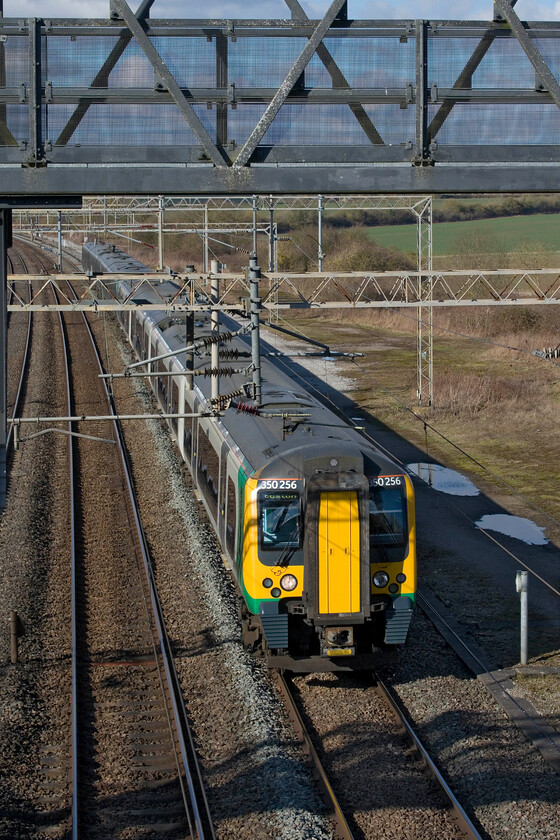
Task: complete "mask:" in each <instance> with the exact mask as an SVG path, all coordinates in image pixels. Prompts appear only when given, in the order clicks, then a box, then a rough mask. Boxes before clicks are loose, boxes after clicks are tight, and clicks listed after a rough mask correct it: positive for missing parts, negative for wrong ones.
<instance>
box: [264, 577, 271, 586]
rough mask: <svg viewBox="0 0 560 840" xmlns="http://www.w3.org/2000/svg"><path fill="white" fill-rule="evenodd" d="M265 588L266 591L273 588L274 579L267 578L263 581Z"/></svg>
mask: <svg viewBox="0 0 560 840" xmlns="http://www.w3.org/2000/svg"><path fill="white" fill-rule="evenodd" d="M263 586H264V587H265V589H270V587H271V586H272V578H265V579H264V580H263Z"/></svg>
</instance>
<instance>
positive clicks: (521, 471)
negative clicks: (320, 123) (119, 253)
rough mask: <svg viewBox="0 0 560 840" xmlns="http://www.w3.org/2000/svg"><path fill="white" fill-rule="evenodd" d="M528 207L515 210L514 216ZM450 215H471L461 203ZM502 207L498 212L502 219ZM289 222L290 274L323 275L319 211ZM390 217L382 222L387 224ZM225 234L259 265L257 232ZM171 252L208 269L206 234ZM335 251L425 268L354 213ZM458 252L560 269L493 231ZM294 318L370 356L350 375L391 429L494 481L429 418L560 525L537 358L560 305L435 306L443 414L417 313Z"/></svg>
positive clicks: (328, 246) (338, 265) (342, 226)
mask: <svg viewBox="0 0 560 840" xmlns="http://www.w3.org/2000/svg"><path fill="white" fill-rule="evenodd" d="M516 207H517V205H515V206H513V205H512V206H511V207H509V209H510V210H511V211H512V212H513V210H515V208H516ZM479 209H480V208H479ZM482 209H484V207H482ZM517 209H518V208H517ZM538 209H539V210H540V211H542V208H540V207H539V208H538ZM550 209H552V205H551V208H550ZM450 210H451V211H452V212H453V213H456V212H459V210H460V212H461V213H464V212H467V211H466V210H465V209H464V208H459V210H458V208H457V207H455V206H454V205H453V204H451V208H450ZM494 210H495V208H493V207H492V208H491V211H492V212H491V215H493V214H494ZM485 212H486V211H485ZM488 212H490V211H488ZM199 215H200V214H199ZM357 215H358V216H359V214H357ZM362 215H363V214H362ZM277 217H278V218H277V220H278V221H279V223H280V226H281V228H282V233H281V241H280V242H279V267H280V269H281V270H285V271H294V272H296V271H297V272H301V271H306V270H308V271H313V270H316V268H317V264H316V258H317V239H316V235H317V229H316V214H313V213H309V212H305V213H303V212H299V214H298V213H297V212H295V213H290V214H288V213H285V214H281V213H278V214H277ZM232 218H234V219H235V221H236V222H244V223H247V226H248V227H250V223H251V216H250V214H249V213H246V214H245V215H244V214H243V213H241V212H238V213H236V214H234V216H233V217H232ZM152 221H153V220H152ZM191 221H193V222H194V221H195V220H194V219H192V220H191ZM197 221H198V223H200V221H201V220H200V219H198V220H197ZM211 221H220V222H224V221H225V218H224V215H223V214H222V215H220V214H216V217H215V218H212V217H211ZM356 221H358V219H357V217H356ZM363 221H368V220H364V219H362V222H363ZM369 221H371V220H369ZM383 221H385V220H384V219H382V218H381V217H380V218H379V220H378V223H379V224H381V223H383ZM141 235H142V236H143V238H144V241H145V242H149V243H150V244H151V245H152V246H153V245H156V244H157V239H156V234H155V233H153V232H146V233H145V234H141ZM216 238H217V239H220V240H223V241H224V242H226V241H229V242H230V244H232V245H233V246H234V247H233V248H231V247H227V246H225V245H221V244H219V243H216V242H211V243H210V245H211V253H210V256H211V258H215V259H219V260H220V261H221V262H223V263H226V264H227V266H228V270H230V271H231V270H238V269H240V268H241V267H242V266H245V265H247V263H248V251H249V250H250V249H251V247H252V237H251V236H250V235H247V234H245V235H239V236H230V235H227V234H221V235H217V236H216ZM115 243H116V244H117V245H118V246H119V247H124V248H127V249H128V250H130V251H131V252H132V253H133V254H134V255H135V256H137V257H138V258H140V259H142V260H143V261H144V262H146V263H147V264H148V265H154V264H155V262H156V260H157V251H156V250H155V249H154V248H153V247H152V248H148V247H146V246H145V245H139V244H136V243H127V242H126V241H124V240H115ZM165 248H166V251H165V262H166V264H167V265H169V266H171V267H172V268H174V269H176V270H181V269H183V268H184V266H185V263H194V264H195V267H196V269H197V270H201V268H202V240H201V237H200V236H198V235H196V234H189V235H179V234H176V235H170V236H166V244H165ZM323 249H324V251H325V254H326V256H325V261H324V268H325V270H332V271H344V270H349V271H352V270H355V271H358V270H372V269H377V270H384V269H385V270H394V269H407V268H413V267H414V264H415V257H414V256H411V255H404V254H402V253H400V252H396V251H394V250H392V249H386V248H381V247H378V246H376V245H374V244H372V243H371V242H370V241H368V240H367V239H366V237H365V231H364V230H363V229H361V228H359V227H358V226H356V224H354V225H350V223H349V221H348V219H346V218H345V217H344V214H342V216H341V218H339V219H331V221H329V222H327V223H326V224H325V227H324V237H323ZM456 250H457V253H455V254H454V256H453V257H448V258H447V260H446V265H445V267H447V268H472V267H473V266H476V267H480V268H487V269H499V268H506V267H519V268H523V267H534V266H538V267H545V266H554V265H556V264H557V261H558V256H557V254H556V253H555V252H553V251H551V249H550V248H549V247H548V246H546V245H544V244H542V243H532V244H531V245H530V246H527V245H520V246H519V250H518V251H517V252H516V253H507V252H506V251H505V250H503V249H502V248H501V247H500V245H499V243H497V242H496V241H495V240H494V239H493V238H492V237H491V236H489V235H486V234H482V235H481V234H478V235H477V236H476V237H472V236H469V235H465V236H464V237H463V238H462V239H460V240H458V242H457V249H456ZM258 258H259V262H260V264H261V265H262V266H263V267H266V266H267V263H268V241H267V239H266V237H264V236H262V237H260V239H259V253H258ZM439 262H440V263H441V262H442V259H440V261H439ZM438 267H440V268H441V267H444V266H441V265H440V266H438ZM310 282H311V281H310ZM289 320H290V321H291V323H292V325H294V326H296V327H297V328H301V329H302V330H303V331H304V332H306V333H308V334H309V335H310V336H311V337H313V338H317V339H319V340H321V341H325V342H326V343H328V344H330V345H331V346H332V347H336V348H337V349H344V350H352V349H360V350H363V351H364V352H365V354H366V355H365V358H364V359H363V360H357V362H356V363H354V364H353V365H351V363H348V368H349V369H348V373H349V374H351V375H353V376H354V377H355V383H356V384H355V392H354V398H355V400H356V402H357V403H358V405H360V406H362V407H363V408H364V409H365V410H367V411H368V412H370V413H371V414H372V415H373V416H374V417H376V418H378V419H379V421H380V422H381V423H384V424H386V425H388V426H391V427H394V428H395V429H397V430H398V431H399V432H400V433H401V434H403V435H405V436H407V437H409V438H410V439H412V440H414V441H415V442H417V443H418V444H419V445H420V446H422V447H424V448H425V447H426V446H427V447H428V450H429V453H428V454H429V455H431V456H432V457H435V458H440V459H441V460H442V461H443V462H444V463H446V464H448V465H449V466H455V467H456V468H458V469H462V470H465V471H467V472H471V473H474V475H473V478H474V479H475V480H476V481H477V482H478V483H479V485H481V483H482V485H484V483H485V482H486V481H487V476H485V475H484V473H482V474H481V471H480V470H479V468H477V467H475V466H474V465H473V463H472V462H471V461H469V459H468V458H466V457H465V456H464V455H462V454H461V453H460V452H459V451H458V450H457V449H454V448H453V447H451V446H450V445H449V444H447V443H445V442H444V440H443V438H441V437H439V436H438V435H437V434H435V433H434V432H432V431H430V430H428V431H427V436H426V433H425V430H424V425H423V422H422V421H423V420H426V421H428V422H429V423H430V424H432V425H433V426H434V427H435V428H437V429H438V431H440V432H441V433H442V434H443V435H445V436H446V437H448V438H450V439H451V440H453V441H454V442H455V443H456V444H457V445H458V446H460V447H461V449H463V450H465V451H467V452H468V453H470V454H472V456H473V457H474V458H476V459H477V460H479V461H481V462H482V463H484V464H486V465H487V466H488V467H489V469H491V470H492V472H495V473H497V474H499V475H502V476H504V477H505V478H507V480H508V481H510V482H511V483H512V484H514V486H515V487H516V488H517V489H518V490H519V491H520V492H523V493H527V494H529V495H533V496H534V497H535V499H536V501H537V502H538V504H540V505H542V507H544V508H545V509H546V510H548V511H549V512H550V513H552V514H554V515H555V516H557V517H558V518H559V519H560V501H559V500H558V498H557V496H558V495H559V494H557V493H556V486H557V476H556V469H555V465H556V459H557V443H556V418H557V414H558V404H559V401H560V370H558V365H556V364H555V363H554V360H553V362H546V361H542V360H540V359H538V358H536V357H535V356H533V355H532V351H533V350H534V349H541V348H543V347H555V346H557V345H558V344H559V343H560V330H559V329H558V327H559V315H558V313H557V308H556V307H555V306H547V307H544V306H542V307H533V308H526V307H525V308H522V307H516V306H511V307H507V308H506V307H498V306H495V307H481V306H478V307H470V308H461V309H453V310H450V309H449V310H448V309H445V308H435V309H434V327H435V329H434V394H435V400H434V405H433V407H422V408H420V409H419V408H418V407H417V405H416V313H415V310H406V311H404V310H401V311H397V310H367V311H364V310H361V311H354V312H350V311H349V310H338V311H332V310H331V311H322V312H320V313H318V312H313V313H310V312H308V313H301V312H300V313H297V314H296V313H291V317H290V319H289ZM410 409H413V410H414V412H415V414H413V413H411V411H410ZM528 465H530V469H528ZM483 489H485V490H486V491H487V492H489V493H491V494H493V495H494V496H495V497H496V498H497V499H498V500H499V501H502V502H504V503H505V499H504V497H503V496H502V491H501V490H497V489H496V487H495V486H492V485H491V483H488V484H487V486H483ZM512 505H513V507H515V506H517V507H518V508H519V505H520V503H519V502H515V500H514V501H513V502H512ZM512 505H510V507H512Z"/></svg>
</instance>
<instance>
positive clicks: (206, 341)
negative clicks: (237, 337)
mask: <svg viewBox="0 0 560 840" xmlns="http://www.w3.org/2000/svg"><path fill="white" fill-rule="evenodd" d="M233 336H234V333H231V332H221V333H218V332H217V333H213V334H212V335H205V336H204V337H203V338H201V339H200V342H197V344H199V345H202V346H203V347H211V346H212V345H213V344H219V343H220V342H221V341H231V339H232V338H233Z"/></svg>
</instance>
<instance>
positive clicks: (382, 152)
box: [0, 0, 560, 196]
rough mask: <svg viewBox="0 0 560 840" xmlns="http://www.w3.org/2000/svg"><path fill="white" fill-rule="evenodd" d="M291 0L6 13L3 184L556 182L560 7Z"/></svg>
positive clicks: (173, 189) (18, 190) (284, 189)
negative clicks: (537, 16) (187, 9)
mask: <svg viewBox="0 0 560 840" xmlns="http://www.w3.org/2000/svg"><path fill="white" fill-rule="evenodd" d="M285 3H286V11H287V14H289V15H290V16H289V17H288V18H287V19H278V20H266V21H265V20H156V19H150V18H149V17H148V15H149V13H150V10H151V7H152V5H153V0H143V2H142V3H141V5H140V7H139V8H138V9H137V10H136V12H133V11H132V10H131V8H130V7H129V6H128V5H127V3H126V2H125V0H111V5H110V17H109V18H108V19H106V20H93V19H92V20H88V19H86V20H83V19H80V20H72V19H51V20H49V19H44V20H38V19H27V20H19V19H14V18H2V19H0V172H1V175H2V184H3V186H2V191H3V193H4V195H6V196H9V195H22V194H25V195H29V194H34V195H55V194H66V195H83V194H105V195H107V194H123V193H128V194H161V193H164V194H166V195H172V194H178V193H183V194H184V193H189V194H199V195H232V194H237V195H239V194H245V195H248V194H261V195H263V194H269V193H284V194H286V193H303V192H307V193H323V194H324V193H338V194H341V193H350V192H352V193H357V192H364V193H393V194H394V193H408V194H413V193H421V194H430V193H439V192H460V191H467V192H492V191H497V192H499V191H508V192H511V191H515V192H526V191H550V190H556V189H558V188H559V185H560V180H559V177H558V176H559V172H560V160H559V145H558V137H559V133H560V132H559V130H560V85H559V82H558V80H559V79H560V23H558V22H531V23H527V22H524V23H521V21H520V20H519V18H518V16H517V14H516V12H515V10H514V8H513V6H514V5H515V0H495V3H494V7H493V11H494V14H493V19H492V20H491V21H489V22H486V21H451V20H442V21H427V20H415V21H372V20H352V19H350V18H348V14H347V6H346V3H345V2H344V0H334V2H333V3H332V4H331V5H330V7H329V9H328V10H327V12H326V13H325V16H324V17H323V18H322V19H321V20H311V19H309V18H308V17H307V15H306V12H305V11H304V9H303V7H302V6H301V4H300V3H299V2H298V0H285ZM490 8H491V7H490V3H489V11H490ZM418 9H419V11H420V12H421V10H422V3H419V7H418ZM156 10H157V5H156ZM47 11H48V9H47V8H46V9H45V12H47Z"/></svg>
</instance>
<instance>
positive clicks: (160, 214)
mask: <svg viewBox="0 0 560 840" xmlns="http://www.w3.org/2000/svg"><path fill="white" fill-rule="evenodd" d="M164 207H165V199H164V197H163V196H162V195H160V196H158V271H163V262H164V242H163V212H164Z"/></svg>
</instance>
